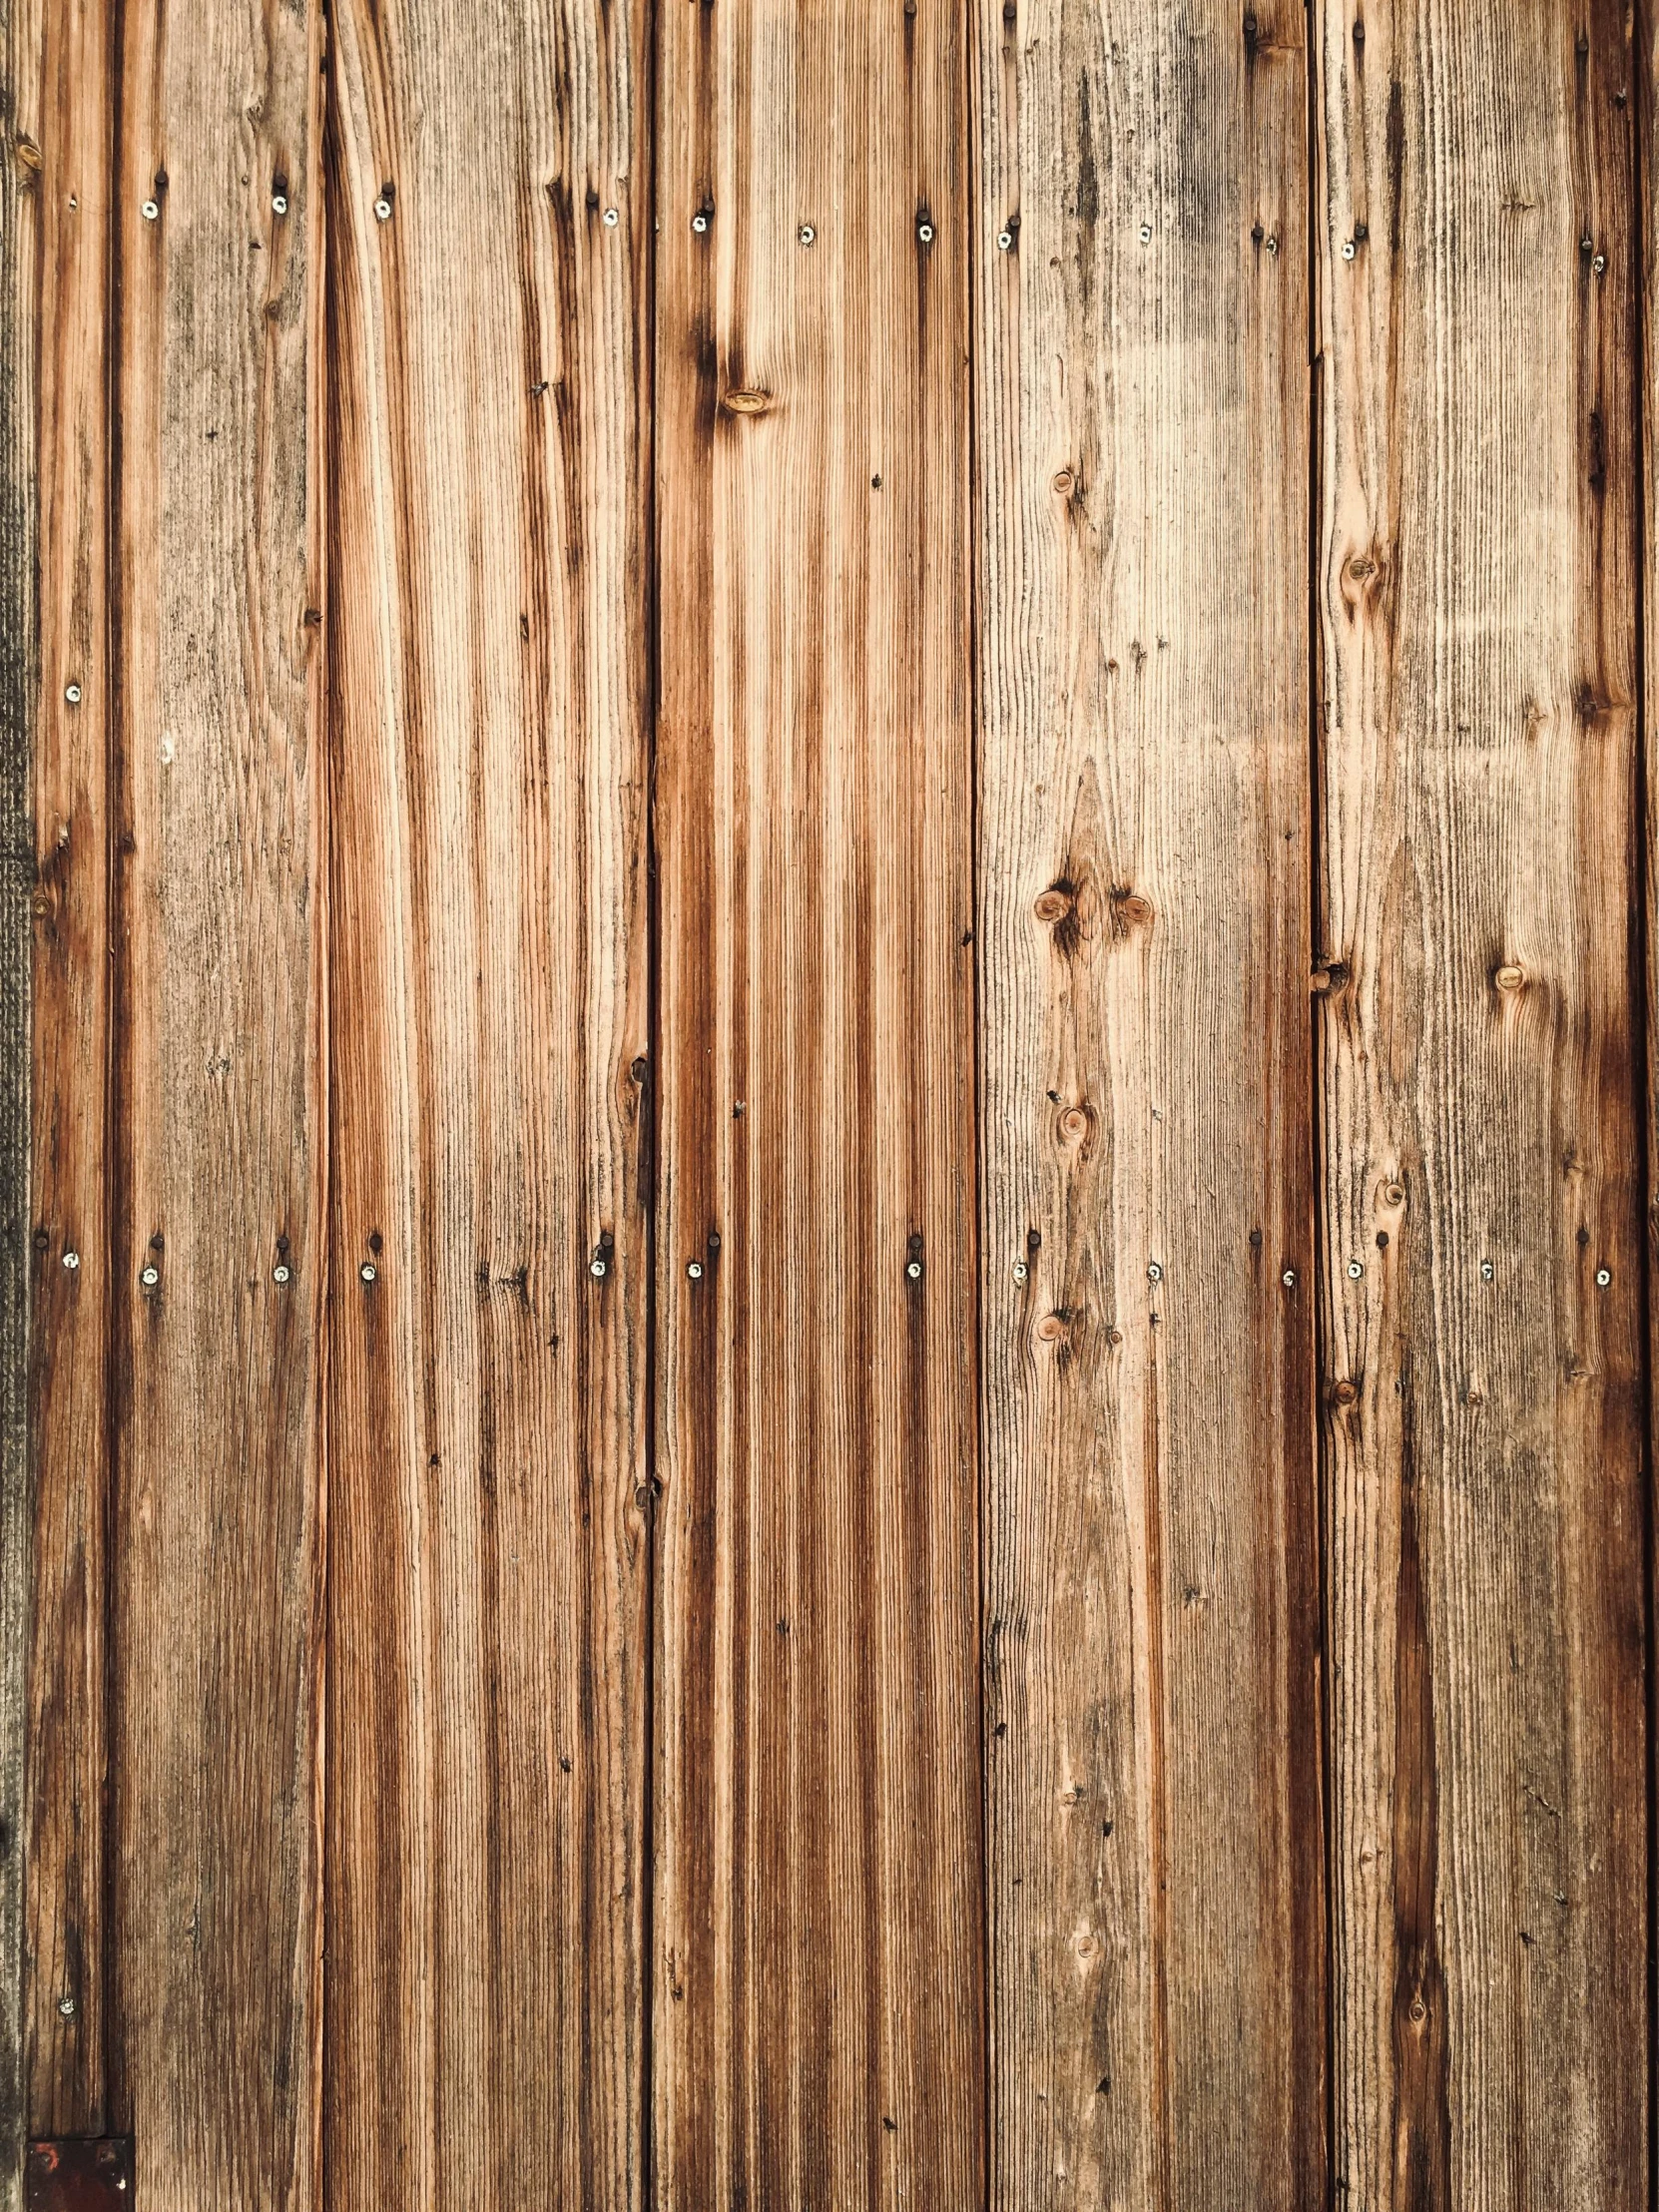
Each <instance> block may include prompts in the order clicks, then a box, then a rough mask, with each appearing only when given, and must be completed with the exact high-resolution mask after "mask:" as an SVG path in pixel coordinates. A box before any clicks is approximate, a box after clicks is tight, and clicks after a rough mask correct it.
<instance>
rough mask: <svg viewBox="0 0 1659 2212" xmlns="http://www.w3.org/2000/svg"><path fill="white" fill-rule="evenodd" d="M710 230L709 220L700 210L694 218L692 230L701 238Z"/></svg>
mask: <svg viewBox="0 0 1659 2212" xmlns="http://www.w3.org/2000/svg"><path fill="white" fill-rule="evenodd" d="M708 228H709V219H708V217H707V216H706V215H704V214H703V213H702V212H701V210H700V211H699V212H698V213H697V214H696V215H694V216H693V217H692V229H693V230H694V231H695V232H696V233H697V235H698V237H699V238H701V237H702V236H703V234H704V232H705V231H707V229H708Z"/></svg>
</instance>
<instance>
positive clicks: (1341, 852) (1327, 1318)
mask: <svg viewBox="0 0 1659 2212" xmlns="http://www.w3.org/2000/svg"><path fill="white" fill-rule="evenodd" d="M1316 20H1317V22H1318V24H1319V26H1320V33H1321V40H1320V97H1319V104H1318V114H1319V123H1320V151H1321V157H1322V167H1321V171H1320V176H1319V193H1318V204H1319V208H1320V222H1319V227H1318V239H1317V244H1318V254H1319V262H1320V270H1321V302H1322V309H1321V319H1320V333H1319V338H1320V346H1321V352H1322V357H1323V368H1324V379H1323V381H1324V394H1325V405H1324V410H1323V416H1322V436H1321V444H1322V470H1323V493H1322V513H1321V545H1320V570H1319V592H1320V613H1321V631H1322V638H1323V653H1324V666H1323V671H1322V680H1321V690H1322V715H1321V727H1322V732H1323V742H1322V745H1321V749H1320V767H1321V782H1320V810H1321V818H1322V826H1323V837H1322V849H1321V886H1320V921H1321V927H1322V943H1321V947H1320V949H1321V951H1322V953H1323V955H1324V960H1325V962H1326V965H1327V968H1328V973H1329V989H1328V990H1327V991H1326V992H1325V994H1324V995H1323V997H1322V999H1321V1001H1320V1021H1319V1064H1320V1072H1321V1094H1320V1096H1321V1117H1322V1131H1321V1151H1322V1160H1323V1174H1322V1182H1321V1189H1320V1213H1321V1235H1322V1251H1323V1254H1324V1260H1325V1267H1324V1288H1323V1297H1322V1308H1323V1327H1324V1338H1325V1371H1324V1374H1323V1377H1322V1384H1323V1405H1324V1433H1325V1450H1326V1460H1327V1468H1328V1476H1327V1486H1328V1496H1329V1543H1330V1550H1329V1565H1328V1581H1329V1591H1330V1598H1329V1635H1330V1653H1331V1677H1332V1682H1331V1688H1332V1702H1331V1726H1332V1776H1331V1805H1332V1873H1333V1883H1334V1890H1333V1896H1334V1922H1333V1933H1334V1956H1333V2009H1334V2053H1335V2127H1336V2140H1335V2143H1334V2157H1335V2167H1336V2175H1337V2183H1338V2187H1339V2188H1340V2190H1341V2191H1342V2193H1343V2201H1345V2202H1346V2203H1348V2204H1350V2205H1352V2206H1355V2207H1358V2206H1361V2205H1364V2206H1367V2207H1369V2208H1371V2212H1390V2208H1392V2212H1404V2208H1406V2207H1412V2208H1418V2207H1423V2206H1435V2207H1439V2206H1447V2207H1449V2206H1455V2207H1457V2208H1458V2212H1488V2208H1490V2212H1497V2208H1498V2207H1503V2208H1505V2212H1507V2208H1509V2207H1513V2206H1515V2205H1519V2204H1538V2205H1545V2204H1548V2205H1569V2204H1570V2205H1580V2204H1582V2205H1590V2204H1594V2205H1596V2206H1605V2207H1608V2208H1610V2212H1612V2208H1618V2207H1634V2206H1636V2205H1638V2204H1642V2203H1645V2202H1647V2201H1648V2196H1647V2192H1648V2177H1647V2139H1646V2138H1647V2112H1648V2097H1649V2084H1648V2061H1649V2042H1648V1988H1647V1975H1648V1935H1649V1927H1648V1879H1649V1877H1648V1867H1647V1849H1646V1810H1645V1803H1644V1794H1645V1783H1644V1762H1643V1759H1642V1756H1641V1753H1640V1749H1639V1747H1640V1746H1641V1745H1642V1743H1643V1739H1644V1728H1645V1713H1644V1688H1643V1683H1644V1660H1645V1635H1644V1602H1645V1601H1644V1590H1643V1571H1644V1570H1643V1511H1644V1507H1643V1492H1642V1483H1643V1456H1644V1441H1643V1434H1642V1358H1643V1350H1644V1316H1643V1267H1642V1245H1641V1232H1642V1224H1641V1197H1640V1174H1641V1138H1640V1123H1639V1113H1638V1092H1639V1082H1640V1071H1639V1069H1638V1067H1637V1065H1636V1034H1637V1031H1636V1012H1635V989H1636V981H1637V977H1638V973H1639V968H1638V960H1637V946H1636V937H1635V932H1636V930H1637V929H1638V927H1639V915H1638V913H1637V909H1636V890H1637V883H1638V876H1637V869H1636V794H1635V787H1634V768H1635V742H1634V741H1635V724H1636V698H1635V686H1636V570H1637V560H1638V549H1637V544H1636V534H1635V526H1636V515H1637V465H1638V464H1637V454H1636V451H1635V445H1634V425H1635V421H1636V410H1637V398H1636V394H1635V392H1634V390H1633V388H1632V381H1631V379H1632V367H1633V362H1634V358H1635V350H1634V345H1633V336H1634V330H1635V316H1636V299H1635V297H1634V294H1633V283H1634V280H1635V277H1636V272H1635V269H1634V266H1633V245H1632V220H1633V210H1632V191H1633V169H1632V141H1631V129H1632V117H1633V102H1634V97H1635V94H1636V92H1637V85H1636V82H1635V78H1634V75H1633V71H1634V67H1635V59H1634V56H1633V54H1632V51H1631V45H1630V39H1629V24H1628V22H1627V11H1626V10H1625V9H1624V8H1622V7H1621V6H1619V5H1617V4H1616V0H1592V4H1591V5H1589V6H1587V7H1585V8H1582V9H1580V8H1576V7H1573V8H1569V7H1566V6H1563V5H1560V4H1558V0H1516V4H1515V5H1512V6H1510V7H1507V8H1503V9H1478V8H1469V9H1453V8H1446V7H1443V6H1440V5H1438V4H1436V0H1368V5H1367V6H1366V7H1365V8H1364V9H1363V10H1361V9H1359V8H1355V7H1350V6H1339V5H1336V4H1335V0H1326V4H1324V5H1322V6H1321V7H1320V8H1318V9H1317V10H1316Z"/></svg>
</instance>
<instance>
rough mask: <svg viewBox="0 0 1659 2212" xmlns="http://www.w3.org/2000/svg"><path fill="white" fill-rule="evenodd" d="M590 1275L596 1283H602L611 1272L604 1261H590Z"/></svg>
mask: <svg viewBox="0 0 1659 2212" xmlns="http://www.w3.org/2000/svg"><path fill="white" fill-rule="evenodd" d="M588 1273H589V1274H590V1275H591V1276H592V1277H593V1279H594V1281H595V1282H596V1283H600V1282H603V1281H604V1279H605V1277H606V1275H607V1274H608V1273H609V1270H608V1268H607V1267H606V1264H605V1262H604V1261H603V1260H590V1261H589V1262H588Z"/></svg>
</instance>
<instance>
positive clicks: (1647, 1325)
mask: <svg viewBox="0 0 1659 2212" xmlns="http://www.w3.org/2000/svg"><path fill="white" fill-rule="evenodd" d="M1632 43H1633V48H1634V51H1633V56H1632V61H1633V66H1634V69H1635V74H1636V84H1635V88H1634V91H1635V115H1634V119H1633V121H1632V124H1631V133H1630V140H1631V143H1630V179H1631V211H1630V277H1631V282H1630V298H1631V310H1630V345H1631V399H1632V405H1633V407H1634V410H1635V417H1636V419H1635V425H1634V428H1635V441H1634V446H1633V451H1634V454H1635V464H1636V465H1635V469H1634V471H1633V474H1634V477H1635V486H1634V489H1635V506H1636V514H1635V522H1636V560H1635V572H1636V573H1635V610H1634V611H1635V620H1636V655H1635V661H1636V668H1635V675H1636V699H1635V758H1634V762H1633V776H1634V784H1635V789H1634V793H1633V800H1634V807H1635V830H1636V840H1635V841H1636V850H1635V855H1634V866H1635V893H1636V895H1635V897H1634V899H1633V900H1632V902H1631V907H1632V910H1631V937H1632V943H1631V966H1632V970H1633V974H1632V983H1633V986H1634V987H1633V989H1632V991H1631V1020H1632V1024H1633V1026H1634V1029H1635V1035H1634V1037H1633V1039H1632V1045H1633V1048H1634V1049H1633V1053H1632V1065H1633V1067H1634V1070H1635V1074H1636V1111H1637V1117H1638V1120H1639V1121H1640V1123H1641V1125H1642V1144H1641V1151H1640V1162H1639V1166H1638V1174H1639V1176H1640V1178H1641V1182H1640V1190H1641V1199H1642V1219H1641V1233H1640V1236H1639V1239H1638V1247H1639V1251H1640V1256H1641V1257H1640V1267H1641V1285H1640V1293H1641V1315H1642V1336H1641V1375H1642V1384H1641V1387H1642V1428H1641V1433H1642V1450H1643V1456H1644V1459H1645V1462H1646V1467H1645V1471H1646V1480H1645V1481H1644V1482H1643V1484H1642V1507H1643V1509H1642V1618H1643V1626H1644V1629H1645V1631H1646V1633H1645V1637H1644V1642H1645V1647H1646V1648H1645V1650H1644V1653H1643V1670H1642V1672H1643V1685H1642V1686H1643V1698H1644V1706H1645V1713H1646V1720H1647V1726H1646V1728H1645V1730H1644V1731H1643V1742H1644V1751H1645V1762H1644V1764H1645V1780H1646V1786H1647V1787H1646V1799H1647V1802H1646V1812H1647V1901H1646V1902H1647V2107H1646V2123H1647V2125H1646V2135H1647V2142H1646V2150H1647V2175H1646V2184H1647V2201H1648V2203H1649V2205H1654V2204H1656V2203H1659V2156H1656V2149H1655V2142H1654V2133H1655V2126H1656V2124H1659V1950H1656V1948H1655V1943H1654V1927H1655V1911H1656V1905H1655V1899H1656V1891H1655V1874H1656V1856H1659V1796H1656V1792H1659V1767H1656V1759H1655V1746H1654V1724H1655V1713H1656V1686H1655V1676H1654V1587H1653V1573H1654V1528H1653V1519H1654V1509H1653V1416H1654V1396H1653V1255H1652V1225H1653V1200H1654V1191H1653V1082H1654V1069H1653V1066H1652V1062H1651V1059H1650V1057H1649V1055H1650V1050H1651V1039H1652V1013H1651V1009H1650V1007H1649V1004H1648V993H1649V989H1650V987H1651V986H1650V974H1651V966H1650V963H1651V960H1652V956H1653V944H1652V927H1651V923H1650V919H1649V912H1648V899H1649V896H1650V894H1651V885H1652V873H1651V868H1650V864H1649V855H1648V833H1649V825H1650V823H1651V821H1652V810H1651V803H1650V797H1649V791H1648V773H1647V559H1648V548H1647V531H1648V513H1647V509H1648V497H1647V470H1648V465H1649V461H1650V459H1651V455H1650V453H1649V451H1648V437H1647V415H1648V406H1647V400H1646V392H1647V344H1646V337H1647V329H1646V321H1647V281H1646V278H1647V255H1648V235H1649V228H1650V226H1649V224H1648V221H1647V210H1646V207H1645V205H1644V198H1643V196H1644V193H1645V191H1646V188H1647V183H1648V174H1649V164H1650V160H1651V154H1650V146H1651V137H1650V134H1651V131H1652V126H1653V116H1652V108H1651V103H1652V97H1653V79H1652V62H1653V24H1652V21H1651V18H1650V15H1649V6H1648V0H1637V5H1636V9H1635V16H1634V26H1633V41H1632Z"/></svg>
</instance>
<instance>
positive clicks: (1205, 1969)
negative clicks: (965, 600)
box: [975, 0, 1325, 2212]
mask: <svg viewBox="0 0 1659 2212" xmlns="http://www.w3.org/2000/svg"><path fill="white" fill-rule="evenodd" d="M976 19H977V25H978V41H977V65H978V91H979V133H980V140H979V157H980V165H981V180H982V185H981V193H982V199H981V224H980V233H981V235H980V236H979V238H978V239H977V241H976V253H977V256H978V259H979V265H980V266H979V288H978V294H977V300H978V312H977V318H976V324H975V340H976V345H975V351H976V374H977V392H978V425H979V454H978V469H977V478H978V483H979V486H980V498H981V502H982V506H981V515H982V524H981V561H982V566H981V574H980V595H979V641H978V643H979V658H980V669H981V703H980V718H981V735H980V834H979V898H980V926H981V947H980V961H981V967H980V974H981V994H982V1028H981V1054H982V1068H983V1081H982V1094H981V1147H982V1158H983V1182H982V1203H983V1212H984V1222H985V1230H984V1263H983V1285H984V1288H983V1300H984V1361H985V1511H986V1573H987V1588H986V1610H987V1614H988V1616H989V1617H988V1620H987V1625H986V1656H985V1664H986V1685H987V1687H986V1721H987V1726H988V1729H989V1736H988V1818H989V1835H990V1853H991V1859H990V1881H991V1924H990V1925H991V1983H992V2003H991V2016H992V2026H993V2040H992V2051H991V2114H992V2202H993V2204H996V2205H999V2206H1007V2207H1009V2208H1010V2212H1012V2208H1018V2212H1034V2208H1037V2207H1042V2206H1050V2205H1054V2206H1058V2205H1067V2206H1070V2205H1076V2204H1091V2205H1093V2204H1100V2205H1105V2204H1133V2205H1144V2206H1149V2207H1161V2206H1175V2205H1220V2204H1231V2203H1251V2204H1256V2205H1260V2206H1263V2207H1270V2206H1271V2207H1275V2208H1288V2207H1292V2206H1304V2205H1306V2206H1313V2205H1316V2204H1323V2203H1324V2201H1325V2195H1324V2168H1323V2156H1322V2118H1323V2114H1322V2100H1323V2088H1322V2072H1323V2057H1324V2051H1323V2042H1324V2020H1323V2013H1322V2009H1321V1989H1320V1975H1321V1966H1322V1953H1321V1943H1322V1924H1321V1909H1320V1900H1321V1857H1320V1838H1321V1812H1320V1788H1319V1750H1318V1711H1319V1703H1318V1688H1319V1685H1318V1674H1317V1651H1316V1636H1317V1625H1318V1601H1317V1577H1316V1560H1317V1520H1316V1508H1315V1493H1314V1469H1313V1457H1314V1429H1313V1412H1312V1404H1311V1394H1310V1382H1311V1364H1312V1342H1311V1320H1310V1317H1311V1313H1312V1284H1311V1281H1310V1263H1311V1258H1312V1254H1311V1249H1310V1146H1309V1135H1308V1116H1309V1096H1310V1087H1309V1083H1310V1071H1309V1050H1308V899H1307V866H1308V855H1309V795H1308V722H1307V688H1306V636H1307V606H1308V601H1307V568H1306V561H1307V554H1306V544H1307V538H1306V530H1307V519H1306V518H1307V506H1306V496H1307V495H1306V455H1307V436H1308V408H1309V385H1308V370H1307V356H1306V351H1305V347H1304V333H1305V327H1306V297H1305V288H1304V286H1305V266H1306V247H1305V235H1306V234H1305V230H1304V224H1305V207H1306V193H1307V177H1306V164H1305V152H1304V150H1305V143H1306V141H1305V134H1304V129H1303V119H1304V115H1305V100H1306V79H1305V72H1304V54H1303V13H1302V9H1301V7H1300V5H1296V4H1294V0H1266V4H1264V5H1262V6H1261V7H1259V8H1258V9H1257V10H1256V12H1255V13H1254V14H1253V15H1251V16H1249V17H1246V18H1245V19H1244V27H1243V29H1241V19H1240V15H1239V13H1238V12H1237V11H1236V10H1235V9H1234V8H1233V7H1232V6H1231V5H1223V4H1221V0H1215V4H1213V5H1205V6H1201V7H1198V8H1196V9H1187V10H1184V11H1180V13H1179V16H1178V13H1177V11H1175V10H1170V9H1151V10H1149V9H1146V8H1144V7H1129V6H1123V7H1119V6H1116V5H1107V6H1103V7H1101V8H1099V9H1081V8H1076V9H1074V8H1071V7H1061V6H1058V5H1052V4H1047V0H1036V4H1032V5H1028V6H1022V7H1021V8H1020V10H1019V12H1018V20H1017V22H1014V21H1010V20H1009V19H1008V17H1007V16H1006V14H1005V13H1004V11H1003V10H1002V9H1001V8H1000V7H998V6H993V5H985V4H981V5H980V6H979V7H978V8H977V10H976ZM999 233H1007V234H1011V236H1012V244H1011V247H1010V248H1007V249H1004V248H1002V247H1000V246H999V245H998V234H999ZM1287 1271H1288V1272H1287Z"/></svg>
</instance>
